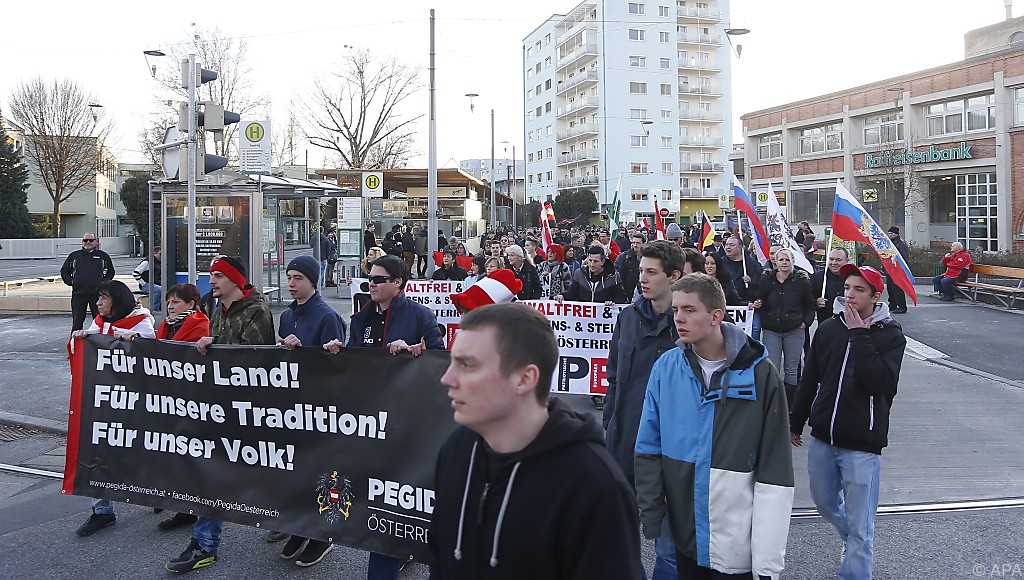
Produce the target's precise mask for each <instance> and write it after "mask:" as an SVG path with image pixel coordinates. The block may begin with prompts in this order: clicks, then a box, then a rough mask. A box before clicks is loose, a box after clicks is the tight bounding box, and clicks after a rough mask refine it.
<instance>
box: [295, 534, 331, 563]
mask: <svg viewBox="0 0 1024 580" xmlns="http://www.w3.org/2000/svg"><path fill="white" fill-rule="evenodd" d="M333 549H334V544H331V543H329V542H321V541H320V540H310V541H309V545H307V546H306V549H305V550H303V551H302V554H300V555H299V557H298V558H296V559H295V565H296V566H302V567H303V568H307V567H309V566H312V565H313V564H316V563H317V562H319V561H320V560H323V559H324V556H326V555H327V553H328V552H330V551H331V550H333Z"/></svg>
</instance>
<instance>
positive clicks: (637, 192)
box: [629, 187, 647, 201]
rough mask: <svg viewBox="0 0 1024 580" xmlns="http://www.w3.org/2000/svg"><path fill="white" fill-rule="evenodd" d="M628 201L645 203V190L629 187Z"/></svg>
mask: <svg viewBox="0 0 1024 580" xmlns="http://www.w3.org/2000/svg"><path fill="white" fill-rule="evenodd" d="M629 199H631V200H632V201H647V188H644V187H631V188H630V189H629Z"/></svg>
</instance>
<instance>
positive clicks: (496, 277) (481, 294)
mask: <svg viewBox="0 0 1024 580" xmlns="http://www.w3.org/2000/svg"><path fill="white" fill-rule="evenodd" d="M522 291H523V281H522V280H520V279H518V278H516V274H515V272H513V271H512V270H509V269H508V268H501V269H498V270H495V271H493V272H491V273H490V274H488V275H487V276H485V277H483V278H481V279H479V280H477V281H476V283H475V284H473V285H472V286H470V287H469V288H466V290H465V292H460V293H458V294H452V296H451V297H452V304H454V305H455V307H456V308H458V309H459V310H461V311H465V312H469V311H470V310H474V309H476V308H480V307H481V306H486V305H488V304H502V303H504V302H512V301H513V300H514V299H515V297H516V294H519V293H520V292H522Z"/></svg>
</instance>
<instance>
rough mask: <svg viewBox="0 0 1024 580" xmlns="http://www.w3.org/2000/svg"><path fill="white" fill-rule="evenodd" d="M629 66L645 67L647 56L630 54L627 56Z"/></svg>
mask: <svg viewBox="0 0 1024 580" xmlns="http://www.w3.org/2000/svg"><path fill="white" fill-rule="evenodd" d="M629 66H630V67H632V68H647V57H646V56H635V55H634V56H631V57H629Z"/></svg>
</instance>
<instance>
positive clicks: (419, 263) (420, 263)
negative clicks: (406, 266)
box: [416, 254, 427, 278]
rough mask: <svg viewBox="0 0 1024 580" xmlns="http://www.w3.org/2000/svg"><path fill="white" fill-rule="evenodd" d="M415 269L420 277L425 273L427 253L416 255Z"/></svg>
mask: <svg viewBox="0 0 1024 580" xmlns="http://www.w3.org/2000/svg"><path fill="white" fill-rule="evenodd" d="M416 271H417V272H418V273H419V277H420V278H422V277H424V276H426V275H427V255H426V254H422V255H417V256H416Z"/></svg>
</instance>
